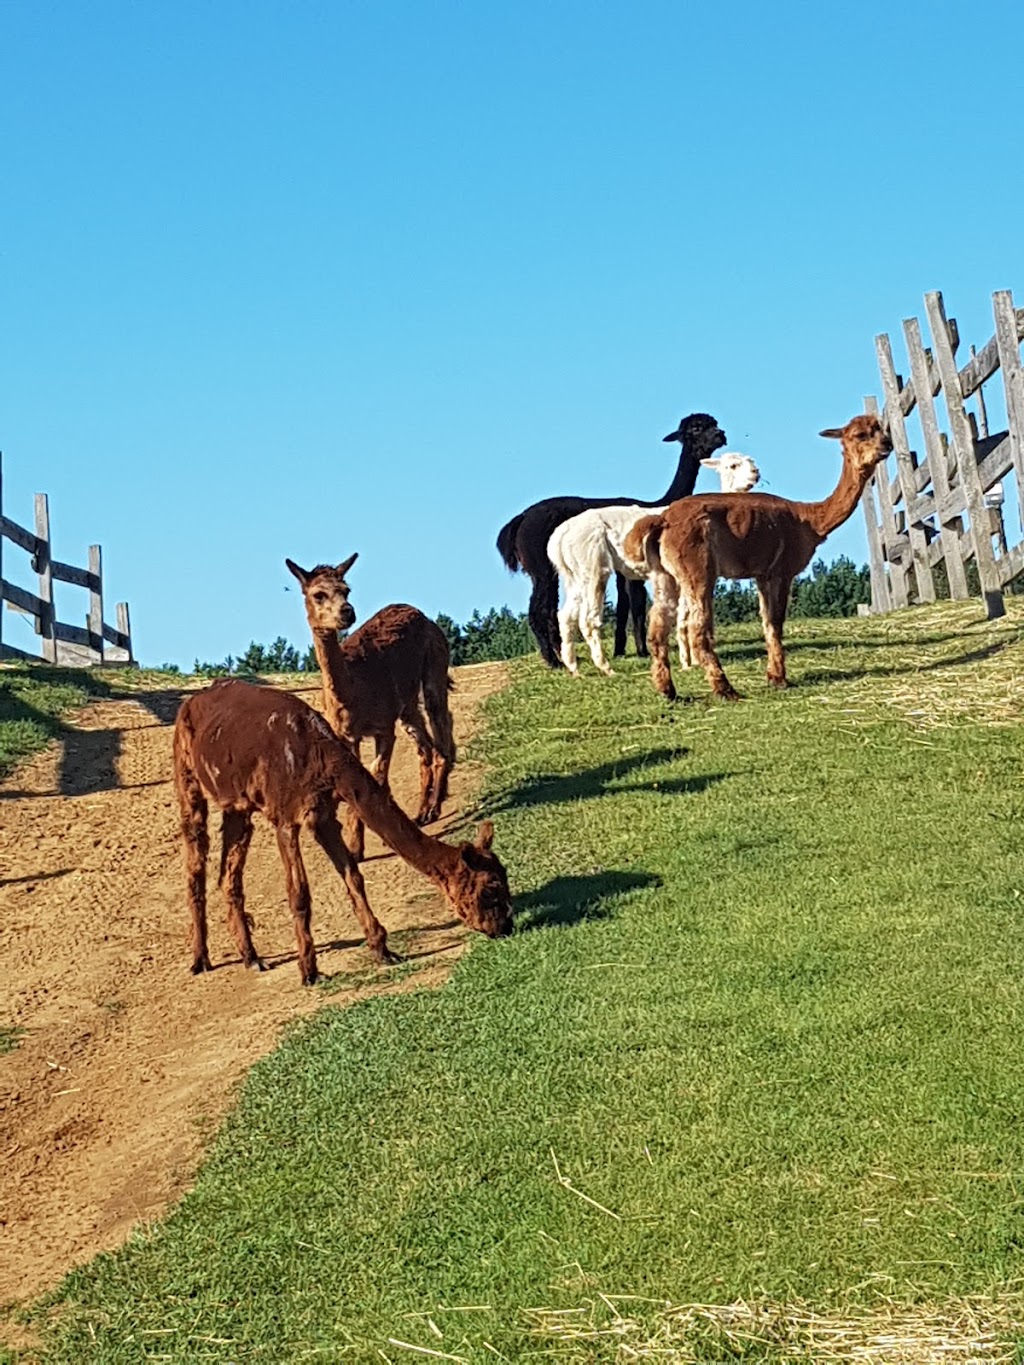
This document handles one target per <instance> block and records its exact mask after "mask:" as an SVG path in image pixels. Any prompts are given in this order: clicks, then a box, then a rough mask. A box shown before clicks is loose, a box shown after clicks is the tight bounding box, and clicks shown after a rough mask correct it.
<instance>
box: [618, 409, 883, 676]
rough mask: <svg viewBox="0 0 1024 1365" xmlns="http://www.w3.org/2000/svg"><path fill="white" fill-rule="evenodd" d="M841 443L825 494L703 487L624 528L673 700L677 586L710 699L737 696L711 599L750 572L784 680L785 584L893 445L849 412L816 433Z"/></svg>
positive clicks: (660, 671) (651, 639)
mask: <svg viewBox="0 0 1024 1365" xmlns="http://www.w3.org/2000/svg"><path fill="white" fill-rule="evenodd" d="M821 435H822V436H826V437H829V438H832V439H835V440H838V441H841V442H842V453H843V468H842V472H841V474H840V476H839V482H838V484H837V485H836V487H835V488H834V489H833V491H832V492H831V493H830V494H829V496H828V497H827V498H825V499H824V500H823V501H822V502H791V501H789V500H788V499H786V498H776V497H772V496H771V495H770V494H767V493H731V494H729V495H728V496H726V495H725V494H722V493H704V494H700V495H699V496H697V497H693V498H686V499H684V500H683V501H681V502H676V503H673V504H672V506H671V507H667V508H666V509H665V511H664V512H663V513H661V514H660V515H658V516H646V517H641V519H640V520H639V521H638V522H637V523H636V525H635V526H634V527H633V529H632V530H631V531H630V532H629V534H628V535H627V536H626V542H625V546H624V549H625V553H626V555H627V556H628V557H629V558H631V559H643V560H645V561H646V563H647V564H648V566H649V567H650V569H651V577H652V582H653V585H654V605H653V607H652V609H651V624H650V630H649V632H648V645H649V647H650V651H651V680H652V682H653V683H654V686H655V687H656V688H657V690H658V691H659V692H661V693H662V695H663V696H665V697H667V698H668V699H669V700H670V701H671V700H672V699H673V698H674V697H675V695H676V692H675V687H674V686H673V683H672V674H671V670H670V669H669V663H668V647H667V640H668V632H669V630H670V629H671V626H672V623H673V622H674V621H675V620H676V613H677V608H678V603H679V595H680V593H683V594H685V595H686V596H687V597H688V598H689V600H690V618H689V637H690V644H691V646H692V648H693V652H694V654H695V656H696V658H697V662H698V663H699V664H701V665H702V666H703V668H704V671H705V674H706V676H707V679H708V682H709V683H710V684H711V689H712V691H713V692H714V694H715V696H716V697H722V698H724V699H726V700H729V701H735V700H736V699H737V697H738V694H737V692H736V691H735V690H734V688H733V686H732V684H731V683H730V682H729V680H728V678H727V677H726V676H725V673H724V671H723V669H722V665H721V663H720V662H719V659H718V655H717V654H716V653H715V648H714V638H713V625H714V618H713V600H714V591H715V582H716V580H717V579H718V578H753V579H754V581H755V582H756V583H757V593H758V597H759V599H760V603H761V621H762V624H763V626H764V637H765V644H766V645H767V649H768V682H769V683H770V684H771V685H772V686H774V687H786V686H787V681H786V661H785V655H784V653H783V649H782V627H783V623H784V622H785V619H786V608H787V606H788V605H789V594H790V589H791V588H792V586H793V579H794V578H796V576H797V574H798V573H800V572H802V570H804V569H806V567H807V565H808V564H809V563H810V562H811V558H812V556H813V554H814V552H815V550H816V549H817V548H818V546H819V545H820V544H821V543H822V541H823V540H825V538H826V537H827V536H828V535H830V534H831V532H832V531H834V530H835V529H836V527H837V526H841V525H842V524H843V522H844V521H846V520H847V518H848V517H849V516H850V515H851V514H852V512H853V509H854V508H855V507H856V506H857V503H858V501H859V500H860V495H861V493H862V492H863V491H864V487H865V485H866V484H867V482H868V480H869V479H870V478H871V475H872V473H873V472H874V469H875V466H876V465H878V464H879V463H881V461H882V460H884V459H885V457H886V456H887V455H888V454H889V452H890V451H891V450H892V441H891V439H890V437H889V433H888V432H887V431H886V430H885V428H884V427H883V426H882V423H881V422H880V421H879V419H878V418H877V417H876V416H873V415H870V414H864V415H862V416H860V417H854V418H853V419H852V420H851V421H849V422H847V424H846V426H845V427H841V428H840V427H830V428H829V429H828V430H827V431H823V432H821Z"/></svg>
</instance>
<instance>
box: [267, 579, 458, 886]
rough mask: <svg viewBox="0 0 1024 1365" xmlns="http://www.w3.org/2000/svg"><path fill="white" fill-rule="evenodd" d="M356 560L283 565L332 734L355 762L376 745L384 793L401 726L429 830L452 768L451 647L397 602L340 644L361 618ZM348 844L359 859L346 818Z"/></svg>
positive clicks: (359, 840) (352, 824)
mask: <svg viewBox="0 0 1024 1365" xmlns="http://www.w3.org/2000/svg"><path fill="white" fill-rule="evenodd" d="M356 558H357V556H356V555H351V556H350V557H349V558H348V559H346V560H345V561H344V563H342V564H338V565H336V566H335V567H333V568H332V567H331V566H330V565H329V564H318V565H317V566H316V567H315V568H313V569H302V568H300V567H299V565H298V564H295V563H293V561H292V560H290V559H286V560H285V564H286V565H287V566H288V568H289V569H290V570H291V572H292V573H293V574H294V575H295V577H296V578H297V579H298V580H299V583H300V584H301V586H302V596H303V598H304V599H305V603H306V619H307V620H308V621H309V628H310V630H311V631H312V632H313V648H314V649H315V650H316V657H317V662H318V663H319V665H320V674H321V677H322V678H323V689H324V710H325V712H326V714H327V719H328V721H330V724H331V729H332V730H333V731H334V733H335V734H336V735H337V736H338V738H339V739H342V740H344V741H345V743H346V744H348V745H349V747H350V748H351V749H352V752H353V753H354V754H355V755H356V757H357V758H358V757H359V746H360V743H361V742H362V740H364V739H372V740H373V744H374V758H373V762H372V763H371V764H370V771H371V773H373V775H374V777H375V778H376V779H377V781H378V782H379V783H380V784H381V786H382V787H385V788H386V787H387V785H388V769H389V768H390V766H391V755H392V753H393V752H394V747H395V725H396V723H399V722H400V723H401V725H402V728H403V729H404V730H405V732H406V734H407V735H408V736H409V737H410V739H411V740H412V742H413V743H414V744H415V745H416V751H417V753H418V754H419V760H420V804H419V810H418V811H417V813H416V823H417V824H418V825H429V824H430V823H431V821H433V820H436V819H438V817H439V816H440V814H441V806H442V804H443V802H444V799H445V797H446V796H447V795H448V774H449V772H450V771H451V768H452V765H453V764H454V762H455V739H454V736H453V733H452V713H451V710H450V708H449V706H448V689H449V688H450V687H451V686H452V682H451V679H450V677H449V676H448V667H449V664H450V661H451V657H450V653H449V650H448V641H447V640H446V639H445V637H444V632H443V631H442V630H441V628H440V627H439V626H437V625H435V624H434V622H433V621H431V620H430V619H429V617H426V616H424V615H423V613H422V612H421V611H417V609H416V608H415V607H409V606H405V605H403V604H397V603H396V604H395V605H392V606H389V607H382V608H381V610H380V611H379V612H377V614H376V615H375V616H371V617H370V619H369V620H368V621H367V622H365V624H363V625H362V626H360V627H359V629H358V630H357V631H355V632H354V634H352V635H350V636H349V637H348V639H347V640H344V641H342V640H339V639H338V631H339V630H347V629H348V628H349V626H351V625H352V623H353V622H354V621H355V619H356V614H355V612H354V611H353V609H352V607H351V605H350V603H349V600H348V598H349V591H350V589H349V586H348V584H347V583H346V582H345V575H346V573H347V572H348V571H349V569H350V568H351V567H352V565H353V564H354V563H355V561H356ZM421 699H422V701H421ZM424 710H425V711H426V717H424V714H423V712H424ZM428 720H429V723H430V729H429V730H428V729H427V721H428ZM345 842H346V844H347V845H348V847H349V850H350V852H351V853H352V854H353V856H354V857H355V858H357V859H360V860H361V859H362V857H363V823H362V821H361V820H359V819H358V818H354V817H352V816H346V819H345Z"/></svg>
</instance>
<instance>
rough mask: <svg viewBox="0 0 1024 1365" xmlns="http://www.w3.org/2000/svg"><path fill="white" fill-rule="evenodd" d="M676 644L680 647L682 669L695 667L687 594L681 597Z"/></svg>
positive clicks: (682, 594)
mask: <svg viewBox="0 0 1024 1365" xmlns="http://www.w3.org/2000/svg"><path fill="white" fill-rule="evenodd" d="M676 643H677V644H678V645H679V664H680V667H682V668H690V667H692V665H693V655H692V654H691V652H690V602H689V598H688V597H687V596H686V594H685V593H681V594H680V597H679V614H678V619H677V622H676Z"/></svg>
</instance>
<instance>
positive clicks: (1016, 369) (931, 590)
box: [862, 289, 1024, 617]
mask: <svg viewBox="0 0 1024 1365" xmlns="http://www.w3.org/2000/svg"><path fill="white" fill-rule="evenodd" d="M924 302H925V312H926V314H927V317H928V326H929V329H930V332H931V340H932V345H931V347H926V346H925V345H924V341H923V339H922V333H921V327H920V324H919V323H918V320H917V319H916V318H908V319H907V320H906V321H904V323H903V335H904V340H905V343H906V353H907V358H908V360H909V363H910V376H911V377H910V379H909V380H907V381H904V378H903V376H902V375H901V374H899V373H897V370H896V365H895V361H894V359H893V351H892V344H891V342H890V340H889V337H888V335H886V334H884V333H883V334H882V335H881V336H878V337H876V338H875V351H876V354H877V357H878V370H879V375H880V377H881V381H882V395H883V398H882V403H883V411H884V420H885V423H886V426H887V427H888V430H889V434H890V436H891V437H892V442H893V461H894V463H895V476H894V475H893V472H892V471H891V470H890V468H889V462H888V461H886V462H885V464H883V465H880V466H879V468H878V469H877V470H876V471H875V475H874V477H873V479H872V480H871V482H870V483H869V484H868V486H867V488H866V489H865V490H864V496H863V499H862V504H863V509H864V516H865V519H866V521H867V531H868V546H869V549H870V553H871V610H872V611H873V612H885V611H891V610H892V609H893V608H896V607H905V606H907V605H908V603H910V602H911V601H917V602H933V601H934V600H935V597H936V587H935V578H934V571H935V570H936V569H937V568H938V566H939V565H940V564H941V565H944V567H945V576H946V582H947V584H948V587H949V594H950V596H951V597H954V598H965V597H968V596H969V595H970V593H969V589H968V582H967V570H966V567H965V566H966V563H967V561H969V560H973V561H974V566H975V568H976V569H977V574H978V580H979V581H980V584H981V593H982V597H983V598H984V600H985V607H986V610H987V612H988V615H989V617H995V616H1002V615H1003V612H1004V610H1005V608H1004V605H1003V590H1004V588H1005V587H1006V586H1007V584H1008V583H1010V582H1011V581H1012V580H1013V579H1014V578H1016V577H1018V575H1019V574H1021V573H1022V572H1024V541H1021V542H1019V543H1017V544H1016V545H1013V546H1010V545H1009V543H1008V541H1007V534H1006V523H1005V519H1004V516H1003V504H1004V493H1003V486H1002V485H1003V480H1004V479H1006V478H1007V477H1008V476H1009V475H1010V474H1011V473H1012V474H1013V476H1014V479H1015V481H1016V487H1017V500H1018V509H1019V517H1018V520H1019V522H1020V529H1021V530H1024V370H1022V367H1021V356H1020V343H1021V341H1022V340H1024V309H1021V308H1015V307H1014V304H1013V297H1012V295H1011V294H1010V291H1009V290H1008V289H1004V290H1000V291H999V292H997V293H996V294H994V295H993V296H992V310H993V314H994V317H995V334H994V335H993V336H992V338H991V339H990V340H989V341H987V342H986V343H985V345H984V346H983V347H982V348H981V350H980V351H977V352H975V349H974V347H973V346H972V347H971V354H970V359H969V360H968V362H967V363H966V364H965V365H963V366H960V367H958V366H957V362H956V359H955V357H956V352H957V350H958V348H959V345H960V334H959V330H958V328H957V325H956V320H955V319H954V318H947V317H946V310H945V305H944V303H943V300H942V295H941V294H940V293H937V292H936V293H930V294H926V295H925V299H924ZM996 374H1000V375H1001V377H1002V386H1003V393H1004V397H1005V404H1006V415H1007V430H1006V431H997V432H994V433H990V432H989V429H988V406H987V403H986V398H985V391H984V385H985V384H986V383H989V382H990V381H991V380H992V379H993V378H994V377H995V375H996ZM940 394H941V395H942V398H943V406H944V408H945V421H944V422H943V419H942V416H941V414H940V411H939V409H938V406H937V404H936V402H935V400H936V398H938V397H939V395H940ZM968 401H971V402H973V404H974V409H975V410H974V411H973V412H972V411H968V408H967V403H968ZM866 402H867V406H868V409H869V411H878V406H879V405H878V401H877V399H874V398H868V399H867V400H866ZM915 412H916V415H917V420H918V422H919V424H920V429H921V436H922V439H923V446H924V449H923V452H919V451H918V450H915V449H914V448H913V447H912V446H911V437H910V433H909V432H908V430H907V425H906V419H907V418H908V417H910V416H911V414H912V413H915ZM993 541H995V545H993Z"/></svg>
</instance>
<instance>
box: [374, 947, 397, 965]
mask: <svg viewBox="0 0 1024 1365" xmlns="http://www.w3.org/2000/svg"><path fill="white" fill-rule="evenodd" d="M372 952H373V957H374V961H375V962H378V963H379V964H380V965H381V966H382V967H397V966H398V964H399V963H400V962H401V960H402V959H401V958H400V957H399V956H398V954H397V953H393V952H392V951H391V949H390V948H387V947H384V948H374V949H373V950H372Z"/></svg>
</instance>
